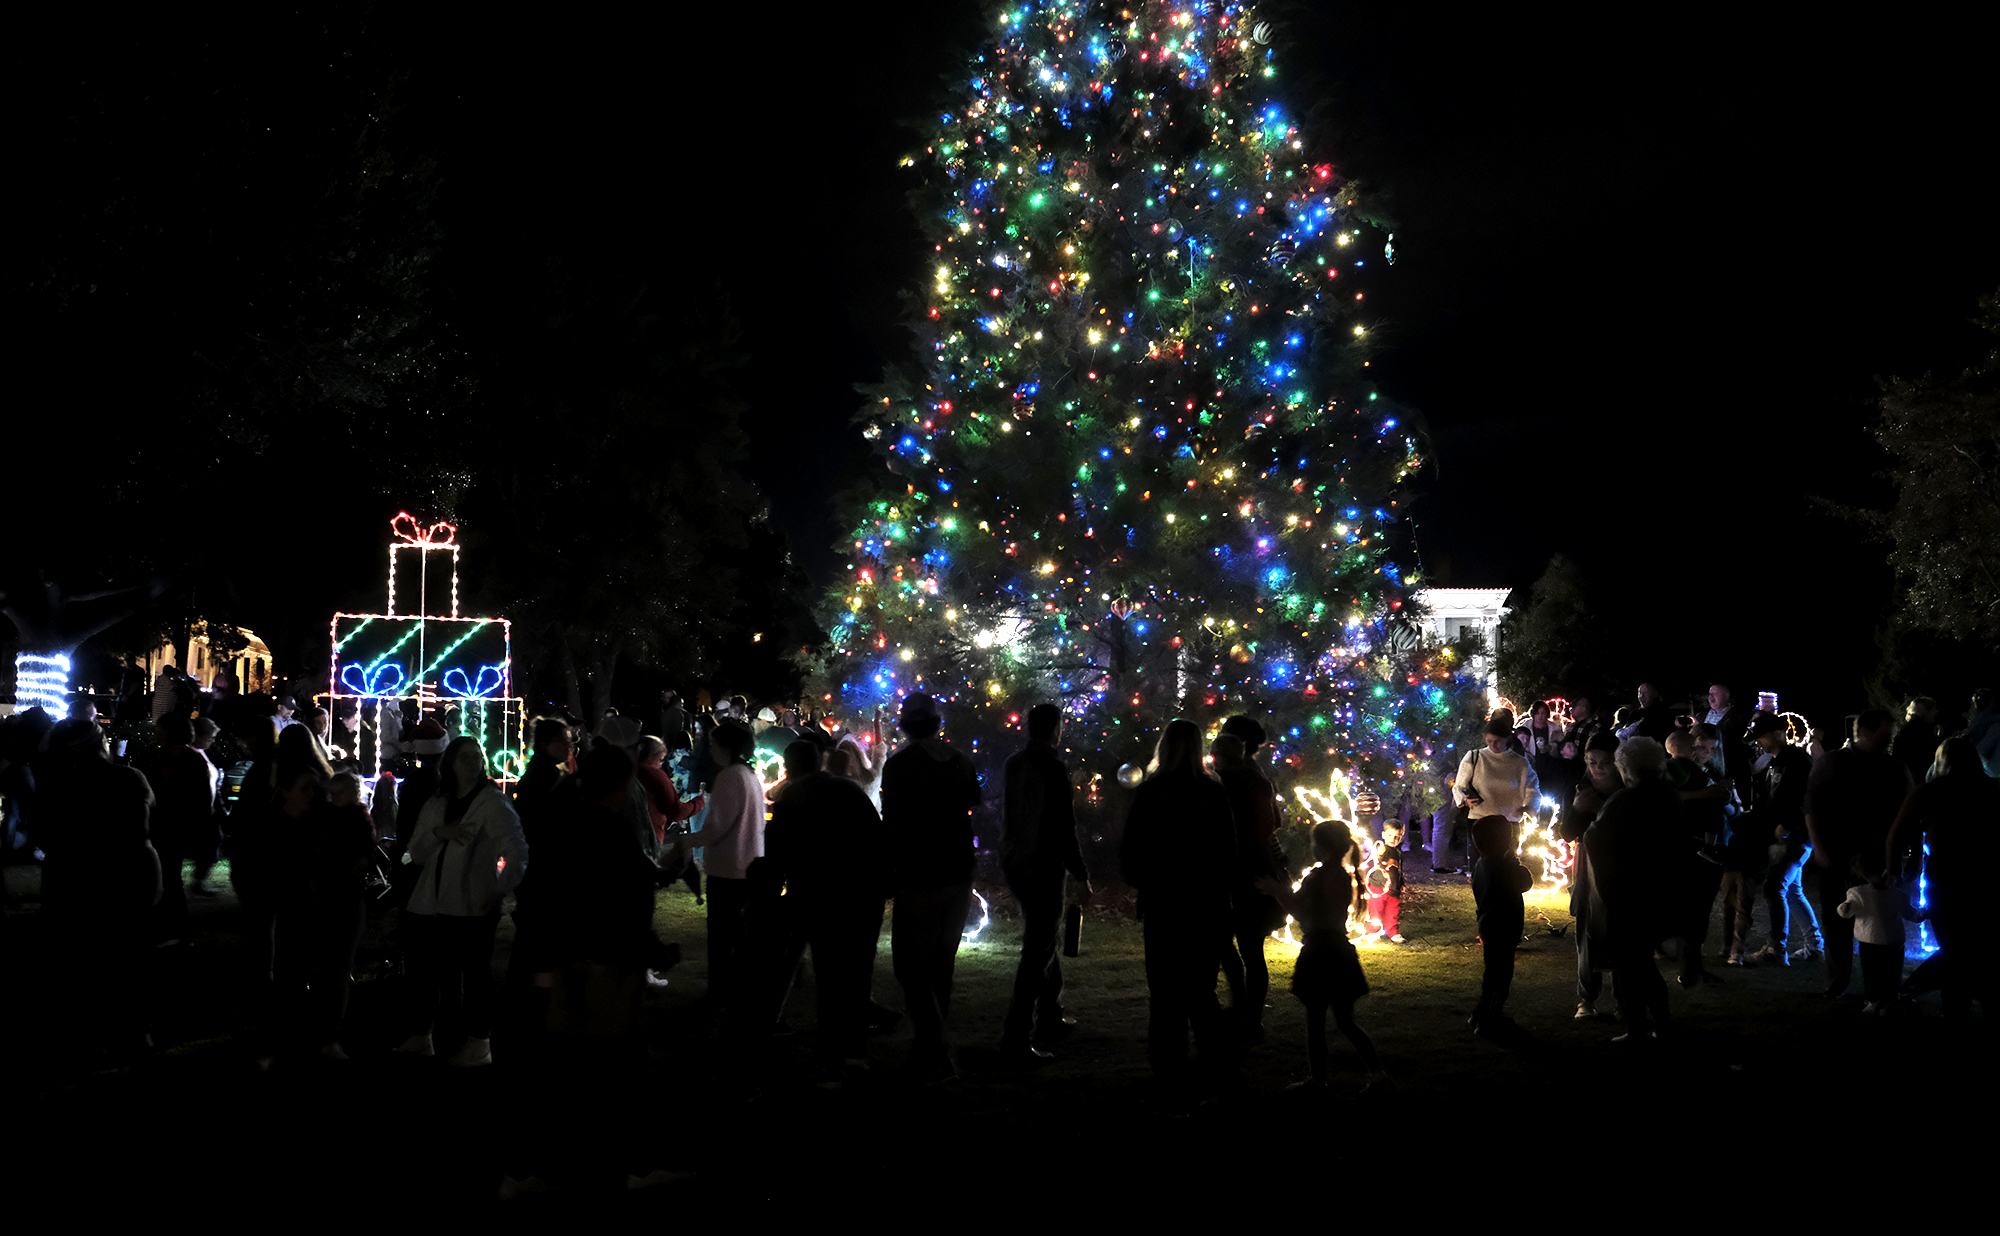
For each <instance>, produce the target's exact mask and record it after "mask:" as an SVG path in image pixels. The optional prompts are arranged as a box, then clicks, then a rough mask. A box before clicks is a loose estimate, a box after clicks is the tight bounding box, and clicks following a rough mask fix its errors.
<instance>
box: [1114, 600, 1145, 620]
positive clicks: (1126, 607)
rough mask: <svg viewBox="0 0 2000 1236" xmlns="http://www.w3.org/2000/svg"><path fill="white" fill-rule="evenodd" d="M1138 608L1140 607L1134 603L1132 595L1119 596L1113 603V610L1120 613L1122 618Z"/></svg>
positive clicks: (1117, 613)
mask: <svg viewBox="0 0 2000 1236" xmlns="http://www.w3.org/2000/svg"><path fill="white" fill-rule="evenodd" d="M1137 608H1139V607H1138V606H1136V605H1134V604H1132V598H1131V597H1119V598H1118V599H1117V600H1116V601H1113V602H1112V603H1111V612H1112V613H1114V614H1116V615H1118V616H1119V617H1120V618H1123V617H1124V616H1125V615H1127V614H1129V613H1131V612H1132V611H1133V610H1135V609H1137Z"/></svg>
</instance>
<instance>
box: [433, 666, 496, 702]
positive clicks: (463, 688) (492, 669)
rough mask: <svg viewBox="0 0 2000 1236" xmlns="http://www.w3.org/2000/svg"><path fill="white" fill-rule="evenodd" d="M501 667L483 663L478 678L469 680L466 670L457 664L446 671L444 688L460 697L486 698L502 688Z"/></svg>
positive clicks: (471, 698)
mask: <svg viewBox="0 0 2000 1236" xmlns="http://www.w3.org/2000/svg"><path fill="white" fill-rule="evenodd" d="M500 670H501V667H500V666H498V665H482V666H480V667H479V674H478V677H477V679H476V680H468V679H467V678H466V674H465V671H464V670H462V669H460V668H458V667H457V666H456V665H454V666H452V667H451V668H450V669H448V670H446V671H445V672H444V689H445V690H447V691H449V692H451V693H452V694H453V695H456V696H458V697H459V698H460V699H470V700H476V699H484V698H486V697H487V696H489V695H491V694H493V693H494V692H495V691H498V690H499V689H500V681H501V675H500Z"/></svg>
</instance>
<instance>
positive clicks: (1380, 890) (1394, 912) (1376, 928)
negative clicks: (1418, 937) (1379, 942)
mask: <svg viewBox="0 0 2000 1236" xmlns="http://www.w3.org/2000/svg"><path fill="white" fill-rule="evenodd" d="M1402 910H1403V826H1402V825H1401V824H1399V823H1395V822H1393V821H1391V822H1389V823H1385V824H1383V825H1382V844H1381V845H1380V846H1378V847H1377V848H1376V850H1375V862H1374V865H1373V866H1371V867H1370V868H1369V870H1368V926H1369V929H1370V934H1372V935H1377V936H1386V937H1387V938H1388V940H1389V942H1390V943H1391V944H1401V943H1403V936H1402V933H1401V931H1399V930H1398V927H1399V926H1400V919H1401V917H1402Z"/></svg>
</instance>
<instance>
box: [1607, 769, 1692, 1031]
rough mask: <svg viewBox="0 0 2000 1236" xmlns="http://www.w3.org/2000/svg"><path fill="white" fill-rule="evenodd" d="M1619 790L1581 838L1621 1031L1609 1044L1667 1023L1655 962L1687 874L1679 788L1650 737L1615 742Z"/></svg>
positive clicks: (1679, 906)
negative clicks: (1621, 1017)
mask: <svg viewBox="0 0 2000 1236" xmlns="http://www.w3.org/2000/svg"><path fill="white" fill-rule="evenodd" d="M1616 758H1617V764H1618V775H1619V777H1620V779H1621V780H1623V781H1624V783H1625V788H1624V789H1621V790H1619V791H1618V792H1617V793H1616V794H1613V795H1612V796H1611V799H1610V801H1608V802H1606V803H1605V804H1604V810H1603V811H1601V812H1599V813H1598V816H1597V820H1596V822H1595V823H1593V824H1592V825H1591V826H1590V831H1589V832H1587V833H1585V834H1584V836H1583V844H1584V847H1585V848H1586V849H1587V850H1589V851H1590V870H1591V889H1592V894H1593V896H1594V897H1595V898H1597V899H1600V900H1601V901H1602V902H1603V918H1604V936H1605V943H1606V944H1607V945H1608V946H1609V948H1610V952H1611V977H1612V982H1613V983H1614V984H1615V991H1616V993H1617V996H1618V1008H1619V1011H1620V1013H1622V1014H1623V1015H1624V1017H1625V1024H1626V1031H1625V1033H1624V1034H1622V1035H1620V1036H1618V1040H1615V1041H1628V1040H1633V1039H1637V1038H1642V1037H1649V1038H1657V1037H1658V1036H1659V1032H1660V1031H1661V1030H1663V1029H1666V1028H1667V1021H1668V1013H1667V985H1666V983H1665V982H1663V981H1662V980H1661V978H1660V971H1659V969H1658V967H1656V966H1655V965H1654V964H1653V951H1654V949H1655V948H1656V947H1657V946H1658V945H1659V943H1660V941H1661V940H1662V939H1663V938H1665V937H1666V936H1668V935H1672V934H1675V932H1676V931H1677V929H1678V926H1679V924H1678V922H1677V917H1678V915H1679V914H1681V913H1684V902H1685V889H1684V887H1683V881H1684V879H1685V877H1686V871H1685V867H1684V863H1683V860H1684V857H1685V856H1684V854H1683V852H1682V851H1683V846H1682V844H1681V843H1682V826H1683V823H1684V817H1683V814H1682V811H1681V799H1680V793H1679V791H1677V790H1675V789H1674V786H1673V783H1672V782H1670V781H1668V780H1667V779H1666V771H1667V753H1666V750H1665V749H1664V748H1662V747H1661V746H1660V744H1659V743H1657V742H1654V741H1653V740H1652V739H1650V738H1628V739H1626V740H1625V741H1624V742H1622V743H1620V744H1618V755H1617V757H1616Z"/></svg>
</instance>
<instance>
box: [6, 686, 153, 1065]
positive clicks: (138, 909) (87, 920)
mask: <svg viewBox="0 0 2000 1236" xmlns="http://www.w3.org/2000/svg"><path fill="white" fill-rule="evenodd" d="M45 768H46V773H47V775H46V776H45V777H43V778H42V780H41V783H40V797H39V799H38V802H37V808H38V811H37V831H36V838H35V840H36V843H37V844H38V845H39V846H40V847H41V848H42V850H43V851H44V853H45V854H46V855H47V857H46V858H45V859H44V860H43V863H42V904H43V906H44V908H45V912H46V913H47V915H48V918H49V925H50V927H51V928H52V932H51V935H52V938H54V939H55V940H57V941H60V945H61V947H62V949H63V951H64V958H63V967H62V971H61V973H62V974H63V975H64V977H65V978H66V979H67V980H68V983H69V984H70V985H71V990H70V991H69V992H67V993H66V994H67V997H68V998H67V999H66V1000H65V1001H64V1009H65V1011H66V1012H67V1013H69V1014H70V1015H72V1016H74V1017H75V1018H77V1019H78V1021H79V1023H80V1024H79V1025H78V1026H77V1027H76V1033H75V1034H74V1036H73V1038H72V1040H71V1041H72V1042H73V1043H74V1044H76V1045H78V1046H81V1047H85V1048H92V1047H94V1048H96V1049H99V1050H106V1049H108V1050H113V1051H119V1052H124V1051H129V1050H134V1049H141V1048H144V1047H146V1046H150V1042H149V1041H148V1040H147V1038H146V1016H145V1009H144V1005H143V1003H142V1000H143V996H142V993H144V992H145V991H146V990H147V988H148V986H149V983H150V980H149V976H147V975H146V973H145V968H146V957H147V953H148V952H149V950H148V949H147V947H146V946H147V944H148V943H149V941H148V939H147V935H148V931H147V927H148V923H149V920H150V918H151V915H152V913H153V907H154V906H155V905H156V904H157V903H158V902H159V899H160V858H159V855H158V854H157V853H156V852H155V851H154V849H153V846H152V843H151V842H150V841H149V840H148V839H147V822H148V816H149V814H150V813H151V811H152V807H153V791H152V787H151V786H150V785H148V784H147V782H146V778H145V776H144V775H142V774H141V773H140V772H139V771H138V770H137V769H132V768H126V767H123V766H122V765H119V764H114V763H112V762H111V760H110V759H109V758H108V756H107V754H106V751H105V745H104V731H103V730H102V729H100V728H99V727H98V724H97V722H95V721H91V720H85V719H80V718H77V719H70V720H65V721H59V722H57V723H56V725H55V728H54V729H52V730H50V731H49V737H48V755H47V759H46V763H45Z"/></svg>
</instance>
